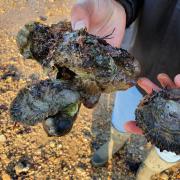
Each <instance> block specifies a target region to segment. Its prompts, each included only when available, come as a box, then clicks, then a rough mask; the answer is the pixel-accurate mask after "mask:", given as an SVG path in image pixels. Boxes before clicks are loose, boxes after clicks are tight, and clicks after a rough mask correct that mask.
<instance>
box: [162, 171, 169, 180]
mask: <svg viewBox="0 0 180 180" xmlns="http://www.w3.org/2000/svg"><path fill="white" fill-rule="evenodd" d="M160 178H161V180H168V179H169V177H168V175H167V174H165V173H163V174H162V175H160Z"/></svg>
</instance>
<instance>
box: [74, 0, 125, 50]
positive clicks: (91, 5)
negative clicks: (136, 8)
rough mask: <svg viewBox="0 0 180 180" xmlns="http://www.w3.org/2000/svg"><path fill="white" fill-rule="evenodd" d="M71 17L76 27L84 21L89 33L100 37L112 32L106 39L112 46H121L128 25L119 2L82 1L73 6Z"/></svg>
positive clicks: (102, 0)
mask: <svg viewBox="0 0 180 180" xmlns="http://www.w3.org/2000/svg"><path fill="white" fill-rule="evenodd" d="M71 17H72V26H73V28H74V29H76V28H77V26H76V23H77V22H81V23H82V22H83V23H84V26H86V27H87V29H88V32H89V33H91V34H94V35H96V36H100V37H104V36H107V35H109V34H112V35H111V36H110V37H109V38H108V39H106V41H107V42H108V43H110V44H111V45H112V46H115V47H119V46H120V44H121V42H122V39H123V36H124V31H125V26H126V14H125V10H124V8H123V7H122V6H121V5H120V4H119V3H117V2H115V1H109V0H107V1H104V0H98V1H97V0H85V1H80V2H79V3H77V4H76V5H75V6H74V7H73V9H72V16H71ZM80 26H82V24H81V25H80ZM113 30H114V31H113ZM112 32H113V33H112Z"/></svg>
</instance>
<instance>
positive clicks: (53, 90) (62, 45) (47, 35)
mask: <svg viewBox="0 0 180 180" xmlns="http://www.w3.org/2000/svg"><path fill="white" fill-rule="evenodd" d="M105 38H107V37H102V38H100V37H97V36H93V35H91V34H88V33H87V31H86V29H81V30H78V31H73V30H72V29H71V24H70V23H69V22H60V23H58V24H54V25H52V26H50V27H49V26H46V25H43V24H40V23H37V22H34V23H29V24H26V25H25V26H24V27H23V28H22V29H21V30H20V31H19V33H18V35H17V44H18V47H19V49H20V52H21V54H22V55H23V56H24V57H25V58H33V59H35V60H37V61H38V62H39V63H40V64H41V65H42V66H43V67H44V68H45V69H46V70H48V72H49V74H51V75H52V74H53V75H54V76H53V78H54V77H55V80H45V81H41V82H39V83H36V84H34V85H32V86H29V87H28V88H24V89H22V90H21V91H20V93H19V94H18V95H17V97H16V99H15V100H14V101H13V103H12V105H11V117H12V119H13V120H14V121H18V122H22V123H26V124H29V125H35V124H36V123H38V122H43V127H44V129H45V131H46V132H47V133H48V135H50V136H53V135H64V134H65V133H67V132H69V131H70V129H71V128H72V125H73V122H74V120H75V117H76V116H77V114H78V111H79V107H80V104H81V103H83V104H84V105H85V106H86V107H88V108H93V107H94V106H95V104H97V102H98V100H99V97H100V95H101V93H103V92H107V93H110V92H113V91H117V90H125V89H128V88H129V87H131V86H133V85H135V84H136V80H137V78H138V75H139V73H140V65H139V63H138V61H137V60H136V59H134V57H132V56H131V55H130V54H129V53H128V52H127V51H125V50H123V49H118V48H114V47H112V46H111V45H109V44H108V43H106V41H105V40H104V39H105Z"/></svg>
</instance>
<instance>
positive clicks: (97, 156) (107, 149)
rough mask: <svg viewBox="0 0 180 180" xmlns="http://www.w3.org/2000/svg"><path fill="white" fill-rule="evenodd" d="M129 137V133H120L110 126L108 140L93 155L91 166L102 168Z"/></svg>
mask: <svg viewBox="0 0 180 180" xmlns="http://www.w3.org/2000/svg"><path fill="white" fill-rule="evenodd" d="M129 137H130V134H129V133H121V132H119V131H117V130H116V129H115V128H113V127H112V126H111V136H110V140H109V141H108V142H107V143H105V144H104V145H102V146H101V147H100V148H99V149H98V150H97V151H96V152H95V153H94V155H93V157H92V164H93V165H94V166H96V167H99V166H103V165H104V164H105V163H106V162H107V161H108V160H110V159H111V158H112V156H113V155H114V154H115V153H116V152H117V151H118V150H119V149H121V148H122V147H123V146H124V144H125V142H126V141H127V139H128V138H129Z"/></svg>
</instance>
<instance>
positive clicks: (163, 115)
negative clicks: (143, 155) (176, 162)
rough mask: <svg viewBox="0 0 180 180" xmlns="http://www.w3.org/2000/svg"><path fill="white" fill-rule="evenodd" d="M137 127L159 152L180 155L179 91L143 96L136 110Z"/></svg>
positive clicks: (173, 90) (165, 90) (166, 91)
mask: <svg viewBox="0 0 180 180" xmlns="http://www.w3.org/2000/svg"><path fill="white" fill-rule="evenodd" d="M135 114H136V121H137V125H138V126H139V127H140V128H141V129H142V130H143V131H144V134H145V136H146V138H147V140H148V141H150V142H151V143H152V144H154V145H156V146H157V147H158V148H159V149H160V150H161V151H162V150H167V151H172V152H175V153H176V154H180V89H164V90H162V91H159V92H153V93H152V94H151V95H147V96H145V98H144V99H143V100H142V101H141V103H140V104H139V106H138V108H137V109H136V113H135Z"/></svg>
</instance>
